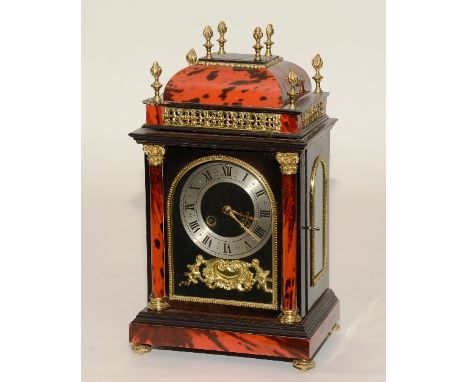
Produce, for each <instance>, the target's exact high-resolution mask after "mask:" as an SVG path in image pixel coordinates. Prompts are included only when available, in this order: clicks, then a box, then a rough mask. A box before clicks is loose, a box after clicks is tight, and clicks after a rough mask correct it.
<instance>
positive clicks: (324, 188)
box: [309, 155, 328, 286]
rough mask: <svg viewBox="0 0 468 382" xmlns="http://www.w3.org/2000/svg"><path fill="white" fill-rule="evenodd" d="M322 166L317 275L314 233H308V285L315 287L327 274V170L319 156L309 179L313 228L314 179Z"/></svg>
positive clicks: (310, 211)
mask: <svg viewBox="0 0 468 382" xmlns="http://www.w3.org/2000/svg"><path fill="white" fill-rule="evenodd" d="M320 165H321V166H322V172H323V184H322V220H323V229H322V252H323V253H322V258H323V263H322V264H323V266H322V269H321V270H320V272H318V273H317V274H316V273H315V272H316V269H315V256H316V253H315V235H316V233H317V232H316V231H314V230H313V229H312V230H311V231H310V247H311V248H310V257H311V259H310V285H311V286H315V285H317V284H318V283H319V281H320V279H321V278H322V277H323V276H324V275H325V273H327V270H328V169H327V167H328V166H327V161H326V159H325V158H324V157H323V156H321V155H319V156H318V157H317V158H316V159H315V161H314V164H313V166H312V175H311V178H310V208H309V213H310V215H309V218H310V226H311V227H315V213H314V206H315V192H316V190H315V177H316V176H317V171H318V169H319V166H320Z"/></svg>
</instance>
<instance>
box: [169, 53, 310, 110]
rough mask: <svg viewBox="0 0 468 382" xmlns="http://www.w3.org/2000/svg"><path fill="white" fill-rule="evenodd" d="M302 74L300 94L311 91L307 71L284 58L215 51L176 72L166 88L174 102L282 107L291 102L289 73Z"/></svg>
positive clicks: (300, 75)
mask: <svg viewBox="0 0 468 382" xmlns="http://www.w3.org/2000/svg"><path fill="white" fill-rule="evenodd" d="M291 69H292V70H293V71H294V72H295V73H296V74H297V76H298V87H299V88H300V91H298V94H300V95H305V94H307V93H308V92H310V91H311V81H310V79H309V76H308V75H307V73H306V72H305V71H304V70H303V69H302V68H301V67H299V66H298V65H296V64H293V63H291V62H288V61H283V59H282V58H281V57H278V56H272V57H268V58H266V57H265V56H263V57H262V60H261V61H257V60H255V55H250V54H222V55H218V54H213V57H212V59H210V60H204V59H200V60H198V61H195V62H194V64H193V65H191V66H189V67H186V68H185V69H182V70H181V71H179V72H178V73H176V74H175V75H174V76H173V77H172V78H171V79H170V80H169V82H168V83H167V85H166V87H165V90H164V101H165V102H174V103H179V104H180V103H187V104H200V105H215V106H240V107H247V108H273V109H282V108H284V107H285V106H287V105H288V104H289V99H290V98H289V95H288V91H289V90H290V89H291V84H290V83H289V82H288V73H289V71H290V70H291Z"/></svg>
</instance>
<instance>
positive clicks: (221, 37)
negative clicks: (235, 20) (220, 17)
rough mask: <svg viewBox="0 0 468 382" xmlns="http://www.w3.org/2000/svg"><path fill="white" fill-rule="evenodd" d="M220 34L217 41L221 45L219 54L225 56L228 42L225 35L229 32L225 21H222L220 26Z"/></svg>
mask: <svg viewBox="0 0 468 382" xmlns="http://www.w3.org/2000/svg"><path fill="white" fill-rule="evenodd" d="M218 32H219V38H218V39H217V40H216V41H218V43H219V50H218V54H225V53H226V51H225V50H224V44H225V43H226V42H227V40H226V39H225V38H224V34H225V33H226V32H227V26H226V23H225V22H224V21H221V22H220V23H219V24H218Z"/></svg>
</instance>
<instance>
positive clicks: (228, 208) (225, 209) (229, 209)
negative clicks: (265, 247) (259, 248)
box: [222, 205, 260, 241]
mask: <svg viewBox="0 0 468 382" xmlns="http://www.w3.org/2000/svg"><path fill="white" fill-rule="evenodd" d="M222 211H223V213H224V214H226V215H228V216H229V217H230V218H232V219H234V220H235V221H236V222H237V223H238V224H239V225H240V226H241V227H242V228H243V229H244V231H245V232H247V233H248V234H249V235H250V236H252V237H253V239H254V240H255V241H260V239H259V238H258V236H257V235H255V234H254V233H253V232H252V231H251V230H250V229H248V228H247V227H246V226H245V225H244V223H242V222H241V221H240V220H239V219H237V218H236V215H234V213H235V212H237V211H235V210H233V209H232V207H231V206H227V205H226V206H224V207H223V208H222Z"/></svg>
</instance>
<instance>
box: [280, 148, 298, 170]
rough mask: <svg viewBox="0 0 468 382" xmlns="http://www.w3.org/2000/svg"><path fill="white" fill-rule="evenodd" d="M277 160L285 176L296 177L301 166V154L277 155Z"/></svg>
mask: <svg viewBox="0 0 468 382" xmlns="http://www.w3.org/2000/svg"><path fill="white" fill-rule="evenodd" d="M276 160H277V161H278V163H279V164H280V168H281V173H282V174H283V175H294V174H296V173H297V168H298V165H299V154H297V153H277V154H276Z"/></svg>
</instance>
